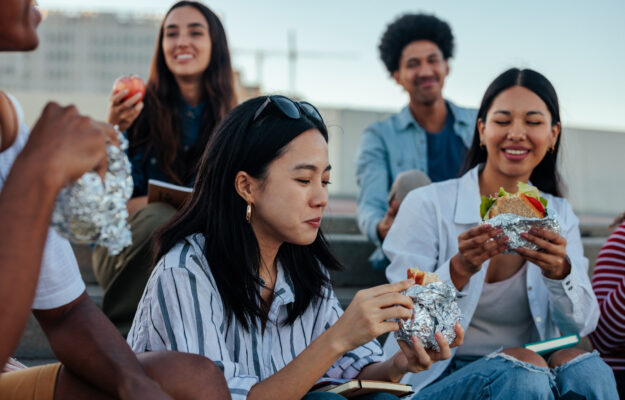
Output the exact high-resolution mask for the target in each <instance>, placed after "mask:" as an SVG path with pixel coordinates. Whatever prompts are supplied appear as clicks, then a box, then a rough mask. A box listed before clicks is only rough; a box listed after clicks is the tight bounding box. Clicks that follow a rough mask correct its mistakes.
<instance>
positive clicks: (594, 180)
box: [12, 91, 625, 216]
mask: <svg viewBox="0 0 625 400" xmlns="http://www.w3.org/2000/svg"><path fill="white" fill-rule="evenodd" d="M12 93H13V94H15V95H16V96H17V97H18V99H19V100H20V101H21V102H22V105H23V106H24V109H25V114H26V121H27V123H28V124H29V126H32V125H33V123H34V121H35V119H36V117H37V116H38V115H39V113H40V112H41V109H42V108H43V106H44V105H45V103H46V101H48V100H55V101H58V102H60V103H62V104H69V103H73V104H76V105H77V106H78V108H79V110H80V111H81V112H82V113H83V114H86V115H89V116H92V117H94V118H97V119H102V120H103V119H106V116H107V112H108V111H107V107H108V95H107V94H98V93H85V92H82V93H81V92H60V91H56V92H33V91H13V92H12ZM320 111H321V113H322V115H323V117H324V120H325V121H326V124H327V125H328V128H329V134H330V163H331V164H332V185H330V193H331V194H332V195H335V196H342V197H355V196H356V194H357V193H358V188H357V186H356V181H355V177H354V173H355V164H354V160H355V157H356V151H357V149H358V144H359V143H360V138H361V136H362V132H363V131H364V130H365V128H366V127H367V126H368V125H369V124H371V123H372V122H373V121H377V120H381V119H384V118H386V117H387V116H388V115H389V114H388V113H383V112H375V111H367V110H352V109H339V108H323V107H322V108H320ZM561 154H562V160H561V161H562V165H561V171H562V172H563V177H564V179H565V182H566V184H567V186H568V193H569V196H568V197H569V199H570V201H571V203H572V204H573V207H574V209H575V210H576V211H577V212H578V213H580V214H593V215H606V216H610V215H615V214H617V213H620V212H622V211H624V210H625V132H612V131H600V130H593V129H578V128H566V127H565V129H564V131H563V137H562V153H561Z"/></svg>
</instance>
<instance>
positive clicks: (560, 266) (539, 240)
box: [515, 228, 571, 280]
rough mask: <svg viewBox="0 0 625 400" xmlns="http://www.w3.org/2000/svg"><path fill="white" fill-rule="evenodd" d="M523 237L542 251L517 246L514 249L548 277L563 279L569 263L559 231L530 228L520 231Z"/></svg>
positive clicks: (569, 265) (564, 240) (564, 242)
mask: <svg viewBox="0 0 625 400" xmlns="http://www.w3.org/2000/svg"><path fill="white" fill-rule="evenodd" d="M521 236H522V237H523V239H525V240H527V241H529V242H532V243H534V244H535V245H537V246H538V247H540V248H541V250H542V251H535V250H530V249H528V248H526V247H519V248H517V249H516V250H515V251H516V252H517V253H519V254H520V255H521V256H522V257H523V258H525V259H526V260H527V261H529V262H531V263H532V264H535V265H537V266H538V267H540V269H542V271H543V275H544V276H546V277H547V278H549V279H557V280H560V279H563V278H564V277H566V276H567V275H568V274H569V273H570V272H571V264H570V263H569V259H568V257H567V256H566V239H565V238H564V237H562V236H561V235H560V234H559V233H555V232H552V231H550V230H547V229H542V228H532V229H531V230H530V231H529V233H522V234H521Z"/></svg>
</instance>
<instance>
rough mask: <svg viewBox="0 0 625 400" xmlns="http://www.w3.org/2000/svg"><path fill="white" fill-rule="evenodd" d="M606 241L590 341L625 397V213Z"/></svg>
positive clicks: (601, 254)
mask: <svg viewBox="0 0 625 400" xmlns="http://www.w3.org/2000/svg"><path fill="white" fill-rule="evenodd" d="M614 226H617V228H616V229H615V230H614V232H612V234H611V235H610V237H609V238H608V240H607V241H606V242H605V244H604V245H603V247H602V248H601V251H600V252H599V257H597V263H596V265H595V270H594V273H593V278H592V288H593V290H594V291H595V294H596V295H597V300H598V301H599V307H600V310H601V317H600V318H599V323H598V325H597V329H596V330H595V331H594V332H593V333H592V334H591V335H590V341H591V342H592V344H593V346H594V348H595V349H597V350H598V351H599V353H601V357H602V358H603V360H604V361H605V362H606V363H607V364H608V365H609V366H610V367H612V370H613V371H614V376H615V377H616V383H617V387H618V392H619V396H620V398H622V399H623V398H625V213H623V214H621V216H620V217H619V218H617V220H616V221H615V223H614Z"/></svg>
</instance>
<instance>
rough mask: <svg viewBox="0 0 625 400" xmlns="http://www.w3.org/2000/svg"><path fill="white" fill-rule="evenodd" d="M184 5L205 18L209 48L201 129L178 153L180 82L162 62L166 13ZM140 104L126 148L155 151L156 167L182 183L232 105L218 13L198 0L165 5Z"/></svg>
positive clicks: (231, 80)
mask: <svg viewBox="0 0 625 400" xmlns="http://www.w3.org/2000/svg"><path fill="white" fill-rule="evenodd" d="M187 6H189V7H193V8H195V9H197V10H198V11H200V12H201V13H202V15H204V18H206V22H207V23H208V29H209V33H210V38H211V42H212V46H211V47H212V49H211V56H210V63H209V64H208V67H207V68H206V70H205V71H204V74H203V76H202V82H203V85H202V96H201V98H202V99H203V101H205V102H206V106H205V107H204V111H203V113H202V123H201V125H200V126H201V128H200V132H199V134H198V138H197V140H196V142H195V143H194V144H193V146H192V147H191V149H189V153H187V154H186V155H185V156H184V157H182V156H181V155H182V149H181V147H182V146H181V140H180V138H181V136H182V132H181V123H180V117H179V115H178V114H179V113H178V108H179V104H178V102H179V99H180V97H181V94H180V88H179V87H178V84H177V82H176V80H175V78H174V75H173V74H172V73H171V71H170V70H169V68H167V64H166V63H165V55H164V53H163V46H162V43H163V35H164V24H165V20H166V19H167V16H168V15H169V14H170V13H171V12H172V11H173V10H175V9H176V8H180V7H187ZM144 104H145V106H144V109H143V112H142V113H141V114H140V115H139V117H138V118H137V119H136V120H135V122H134V123H133V125H132V126H131V127H130V128H129V130H128V134H129V139H130V154H131V155H133V154H137V153H139V152H144V154H145V156H146V157H144V160H143V162H144V163H145V162H147V155H148V154H149V153H154V154H155V155H156V160H157V162H158V166H159V168H160V169H161V170H162V171H164V172H165V174H166V175H167V176H168V177H169V178H170V179H171V180H172V182H174V183H176V184H180V185H184V184H186V183H187V182H188V181H189V180H190V179H191V178H192V177H193V176H194V175H195V171H196V169H197V164H198V162H199V159H200V156H201V155H202V153H203V152H204V149H205V147H206V145H207V143H208V140H209V138H210V136H211V134H212V133H213V131H214V130H215V127H216V126H217V125H218V124H219V122H221V120H222V119H223V117H224V116H225V115H226V113H227V112H228V111H230V110H231V109H232V108H233V107H234V106H235V105H236V95H235V91H234V78H233V72H232V64H231V62H230V51H229V49H228V41H227V39H226V32H225V30H224V28H223V25H222V24H221V21H220V20H219V18H218V17H217V15H215V13H213V12H212V11H211V10H210V9H209V8H208V7H206V6H205V5H203V4H202V3H199V2H197V1H179V2H177V3H176V4H174V5H173V6H172V7H171V8H170V9H169V11H167V14H166V15H165V17H164V18H163V22H162V23H161V28H160V30H159V33H158V41H157V43H156V51H155V53H154V58H153V60H152V66H151V68H150V77H149V79H148V83H147V88H146V93H145V100H144Z"/></svg>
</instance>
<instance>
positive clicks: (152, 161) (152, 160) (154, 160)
mask: <svg viewBox="0 0 625 400" xmlns="http://www.w3.org/2000/svg"><path fill="white" fill-rule="evenodd" d="M150 163H151V164H152V165H156V158H154V157H152V158H150Z"/></svg>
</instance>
